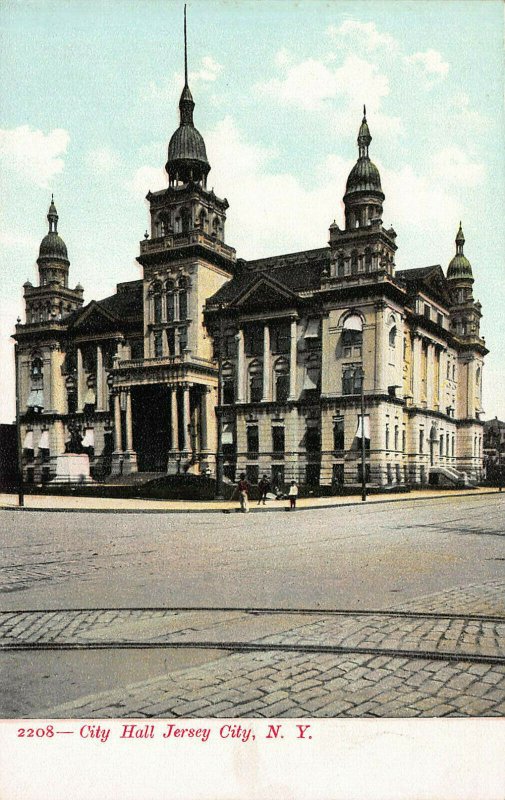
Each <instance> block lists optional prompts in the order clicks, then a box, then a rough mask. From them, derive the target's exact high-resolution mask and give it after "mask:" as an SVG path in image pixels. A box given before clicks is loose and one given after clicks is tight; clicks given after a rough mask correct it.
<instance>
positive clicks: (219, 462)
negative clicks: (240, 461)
mask: <svg viewBox="0 0 505 800" xmlns="http://www.w3.org/2000/svg"><path fill="white" fill-rule="evenodd" d="M223 337H224V320H223V306H219V347H218V373H217V453H216V500H222V499H223V431H222V427H223V426H222V419H221V406H222V404H223Z"/></svg>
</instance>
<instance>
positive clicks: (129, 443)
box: [126, 389, 133, 450]
mask: <svg viewBox="0 0 505 800" xmlns="http://www.w3.org/2000/svg"><path fill="white" fill-rule="evenodd" d="M126 449H127V450H133V419H132V395H131V391H130V390H129V389H128V391H127V392H126Z"/></svg>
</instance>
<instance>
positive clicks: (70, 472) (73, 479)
mask: <svg viewBox="0 0 505 800" xmlns="http://www.w3.org/2000/svg"><path fill="white" fill-rule="evenodd" d="M50 483H73V484H83V483H94V481H93V478H92V477H91V475H90V473H89V456H88V455H87V454H86V453H63V455H61V456H57V458H56V475H55V477H54V478H53V479H52V480H51V481H50Z"/></svg>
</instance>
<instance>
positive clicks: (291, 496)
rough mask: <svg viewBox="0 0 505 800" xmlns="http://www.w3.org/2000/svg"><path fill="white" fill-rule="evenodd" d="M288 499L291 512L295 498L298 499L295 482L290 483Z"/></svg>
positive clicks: (294, 504)
mask: <svg viewBox="0 0 505 800" xmlns="http://www.w3.org/2000/svg"><path fill="white" fill-rule="evenodd" d="M288 497H289V510H290V511H292V510H294V509H295V508H296V498H297V497H298V486H297V485H296V481H291V486H290V487H289V492H288Z"/></svg>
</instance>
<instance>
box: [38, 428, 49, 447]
mask: <svg viewBox="0 0 505 800" xmlns="http://www.w3.org/2000/svg"><path fill="white" fill-rule="evenodd" d="M39 450H49V431H42V433H41V435H40V439H39Z"/></svg>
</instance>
